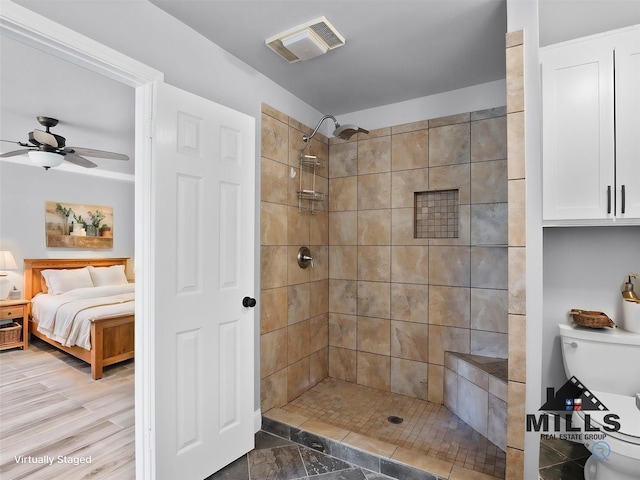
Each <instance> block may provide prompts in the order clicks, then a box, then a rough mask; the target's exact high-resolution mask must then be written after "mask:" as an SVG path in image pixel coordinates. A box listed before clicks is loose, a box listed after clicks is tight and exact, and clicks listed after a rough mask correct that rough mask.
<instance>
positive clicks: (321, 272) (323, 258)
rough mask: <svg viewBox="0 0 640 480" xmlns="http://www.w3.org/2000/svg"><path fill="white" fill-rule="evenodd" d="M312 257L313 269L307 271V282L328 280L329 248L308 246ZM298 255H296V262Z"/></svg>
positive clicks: (325, 246) (326, 246)
mask: <svg viewBox="0 0 640 480" xmlns="http://www.w3.org/2000/svg"><path fill="white" fill-rule="evenodd" d="M309 249H310V250H311V256H312V257H313V267H311V269H310V271H309V280H311V281H312V282H314V281H317V280H326V279H328V278H329V246H328V245H314V244H313V243H312V244H311V245H310V246H309ZM297 258H298V255H297V254H296V262H297Z"/></svg>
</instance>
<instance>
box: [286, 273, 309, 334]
mask: <svg viewBox="0 0 640 480" xmlns="http://www.w3.org/2000/svg"><path fill="white" fill-rule="evenodd" d="M309 294H310V292H309V284H308V283H301V284H299V285H290V286H289V287H288V289H287V299H288V304H287V305H288V309H287V323H288V324H289V325H293V324H294V323H298V322H302V321H303V320H306V319H308V318H309Z"/></svg>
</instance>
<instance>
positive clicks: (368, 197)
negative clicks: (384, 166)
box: [358, 172, 391, 210]
mask: <svg viewBox="0 0 640 480" xmlns="http://www.w3.org/2000/svg"><path fill="white" fill-rule="evenodd" d="M390 206H391V173H390V172H386V173H376V174H369V175H358V210H376V209H381V208H389V207H390Z"/></svg>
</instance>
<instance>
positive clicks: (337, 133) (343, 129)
mask: <svg viewBox="0 0 640 480" xmlns="http://www.w3.org/2000/svg"><path fill="white" fill-rule="evenodd" d="M327 118H330V119H331V120H333V123H334V125H335V127H336V129H335V130H334V131H333V136H334V137H338V138H341V139H343V140H349V138H351V137H352V136H353V135H354V134H356V133H358V132H361V133H369V130H365V129H364V128H360V127H358V126H357V125H342V126H340V124H339V123H338V121H337V120H336V117H334V116H333V115H325V116H324V117H322V118H321V119H320V121H319V122H318V124H317V125H316V128H315V129H314V130H313V133H312V134H311V135H302V139H303V140H304V141H305V142H308V141H309V140H311V138H313V136H314V135H315V134H316V133H317V132H318V129H319V128H320V125H322V122H324V121H325V120H326V119H327Z"/></svg>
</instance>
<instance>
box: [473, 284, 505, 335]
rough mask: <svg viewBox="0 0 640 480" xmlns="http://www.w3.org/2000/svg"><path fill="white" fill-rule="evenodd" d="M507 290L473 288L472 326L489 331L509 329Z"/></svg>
mask: <svg viewBox="0 0 640 480" xmlns="http://www.w3.org/2000/svg"><path fill="white" fill-rule="evenodd" d="M508 298H509V297H508V292H507V290H495V289H483V288H472V289H471V328H473V329H475V330H486V331H489V332H500V333H507V331H508V321H507V319H508Z"/></svg>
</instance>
